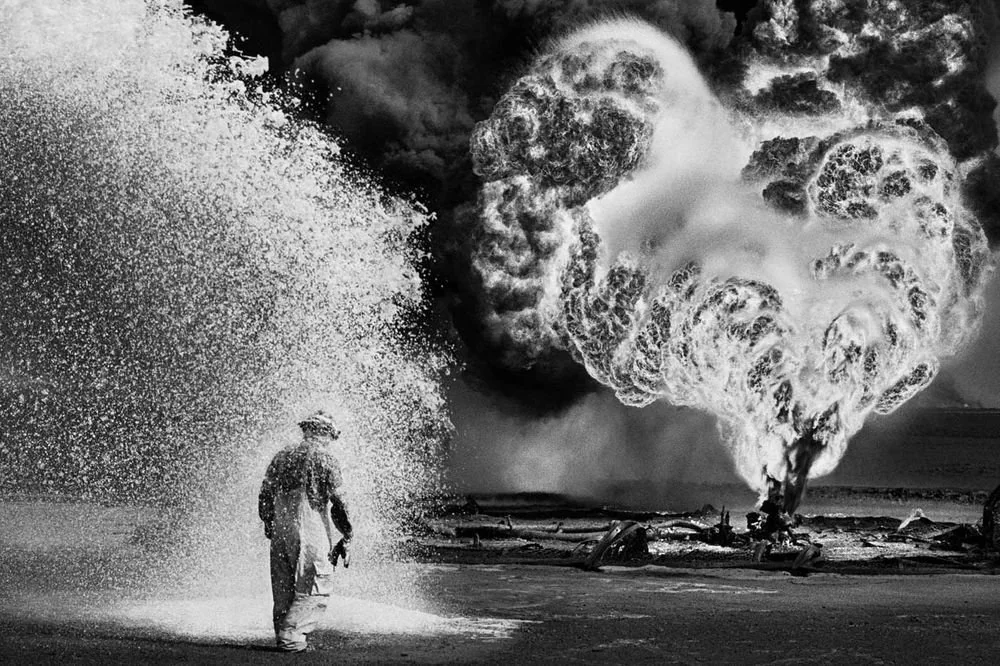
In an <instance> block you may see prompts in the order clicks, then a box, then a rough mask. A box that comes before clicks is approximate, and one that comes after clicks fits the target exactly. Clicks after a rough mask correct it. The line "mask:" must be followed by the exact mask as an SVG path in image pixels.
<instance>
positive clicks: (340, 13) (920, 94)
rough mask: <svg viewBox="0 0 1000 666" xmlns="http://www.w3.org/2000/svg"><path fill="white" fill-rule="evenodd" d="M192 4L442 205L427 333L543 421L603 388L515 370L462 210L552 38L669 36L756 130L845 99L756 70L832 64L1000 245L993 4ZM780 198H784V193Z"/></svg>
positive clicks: (365, 156)
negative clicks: (642, 25) (482, 146)
mask: <svg viewBox="0 0 1000 666" xmlns="http://www.w3.org/2000/svg"><path fill="white" fill-rule="evenodd" d="M188 4H189V5H191V6H192V8H193V9H195V10H196V11H200V12H203V13H205V14H207V15H208V16H209V17H211V18H213V19H215V20H219V21H221V22H222V23H224V24H225V25H227V27H229V28H230V29H231V30H233V31H234V32H235V33H237V35H238V37H237V39H236V40H235V42H234V44H235V46H237V47H239V48H242V49H244V50H249V51H253V52H256V53H262V54H264V55H267V56H268V57H269V59H270V62H271V70H272V71H271V74H270V75H271V76H272V77H275V78H278V79H284V80H285V81H286V85H291V84H292V83H293V82H294V84H295V85H296V86H299V87H300V88H299V89H300V90H301V91H304V94H305V98H306V99H307V100H310V104H307V105H306V108H305V113H307V114H311V115H312V116H313V117H314V118H315V119H318V120H320V121H322V122H325V123H326V124H327V125H328V126H330V127H331V128H332V129H333V131H335V132H336V133H338V134H339V135H340V136H342V137H343V138H344V139H345V143H346V146H347V148H348V149H349V150H350V151H353V153H355V154H356V155H357V156H358V158H359V159H360V160H362V161H363V162H365V163H367V164H369V165H371V166H372V167H373V168H374V170H375V171H376V172H378V173H380V174H382V176H383V177H384V178H385V179H386V180H387V181H388V182H389V183H390V184H392V185H396V186H400V187H402V188H404V189H409V190H411V191H414V192H416V193H417V195H418V196H419V197H420V198H421V200H423V201H425V202H426V203H427V204H428V205H429V206H430V208H431V209H432V211H433V212H434V213H435V214H436V216H437V218H438V220H437V222H436V224H435V225H434V226H433V227H432V228H431V230H430V231H429V233H428V235H427V237H425V238H422V239H416V240H418V241H419V242H421V243H422V244H423V246H424V247H425V248H426V249H428V250H429V257H430V258H429V260H428V262H427V264H426V267H425V268H426V270H427V277H428V278H429V281H430V283H431V284H432V297H431V299H430V300H429V302H428V307H427V310H426V311H425V313H424V314H423V320H422V321H421V322H417V323H416V324H417V325H418V326H419V327H420V328H421V330H424V331H427V330H431V331H435V332H436V333H437V334H439V335H443V336H445V337H448V338H451V340H452V341H453V342H454V343H455V344H456V346H457V347H458V348H459V349H464V350H465V353H464V354H463V356H464V358H465V360H466V362H467V364H468V366H469V368H470V370H471V371H472V374H473V375H474V378H472V379H471V381H472V383H474V384H484V385H487V386H490V387H493V388H499V389H501V390H503V391H505V392H509V393H511V394H519V395H520V394H524V395H528V396H529V397H528V402H530V403H531V404H532V405H536V406H541V408H542V409H543V410H545V409H548V408H550V407H551V406H554V405H558V404H568V403H569V402H571V401H572V400H574V399H575V398H576V397H577V396H579V395H580V394H581V392H586V391H589V390H592V389H593V383H592V382H591V381H590V380H589V379H588V378H587V377H586V375H585V373H583V372H582V370H581V369H580V368H579V367H578V366H577V365H576V364H575V363H574V362H572V360H571V359H570V358H569V356H568V355H567V354H565V353H562V352H560V351H557V350H556V351H553V352H552V353H550V354H548V355H547V356H544V357H539V358H533V359H531V361H530V362H528V363H524V362H522V361H519V360H515V361H513V362H512V361H511V359H517V354H511V353H510V347H509V346H508V345H506V344H505V342H504V340H503V339H497V338H496V337H495V336H492V335H491V332H490V329H489V327H488V326H486V325H485V324H484V323H483V322H484V319H485V318H487V316H488V314H489V312H490V308H489V307H486V306H485V305H484V303H483V299H482V296H481V295H482V293H483V291H484V285H483V284H481V281H480V278H479V277H478V276H477V273H476V271H475V270H473V268H472V266H471V259H470V257H472V256H473V255H474V251H473V245H474V244H475V243H476V242H477V239H476V237H475V236H474V232H473V229H474V227H475V225H473V224H469V223H467V217H463V215H467V213H462V212H461V211H467V207H468V205H469V204H471V203H472V202H474V200H475V192H476V190H477V188H478V187H479V185H480V182H479V179H478V178H477V177H476V175H475V174H474V172H473V165H472V162H471V158H470V153H469V138H470V136H471V134H472V132H473V130H474V128H475V126H476V123H478V122H481V121H483V120H484V119H486V118H488V117H489V115H490V113H491V112H492V109H493V106H494V105H495V104H496V103H497V101H498V100H499V99H500V98H501V96H502V94H503V93H504V92H505V91H506V89H507V88H508V86H509V85H510V84H511V83H512V82H513V81H514V80H515V79H516V78H517V77H518V76H519V75H520V74H521V73H522V72H523V71H524V70H525V68H526V67H527V66H528V63H529V62H530V61H531V59H532V58H533V57H534V55H535V54H537V53H538V52H539V51H540V50H541V49H543V48H544V46H545V44H546V43H547V40H549V39H551V38H553V37H555V36H558V35H561V34H564V33H565V32H567V31H569V30H571V29H573V28H574V27H578V26H579V25H581V24H585V23H587V22H589V21H592V20H595V19H598V18H602V17H607V16H620V15H630V16H636V17H638V18H641V19H643V20H645V21H648V22H650V23H653V24H655V25H657V26H658V27H660V28H661V29H663V30H665V31H666V32H668V33H670V34H671V35H673V36H675V37H676V38H677V39H678V40H679V41H680V42H681V43H683V44H684V45H685V46H686V47H687V48H688V49H689V50H690V51H691V53H692V54H693V56H694V58H695V60H696V62H697V63H698V65H699V67H700V69H701V70H702V71H703V72H704V73H705V74H706V76H707V78H708V80H709V83H710V85H712V86H713V88H715V90H716V92H717V93H718V94H719V95H720V97H722V99H723V100H724V101H725V102H726V103H727V104H729V105H730V106H732V107H735V108H738V109H740V110H741V111H744V112H747V113H748V115H750V116H751V117H752V116H753V114H755V113H756V114H767V113H778V114H781V113H788V114H797V115H822V114H824V113H828V112H831V111H835V110H836V108H835V107H836V106H837V104H838V102H837V100H836V99H835V98H834V97H832V96H831V95H830V94H829V93H828V92H826V91H824V90H823V89H822V87H821V86H819V85H818V83H817V78H816V76H815V75H810V74H796V75H790V76H786V77H781V78H779V79H777V80H775V81H773V82H771V84H770V85H769V86H767V87H766V88H765V89H763V90H761V91H759V92H757V93H755V94H750V93H747V91H746V90H745V89H744V88H743V86H742V84H743V77H744V73H745V65H746V63H747V62H748V61H749V60H751V59H754V58H764V59H768V58H770V59H774V60H775V61H791V60H794V59H796V58H804V57H813V58H815V57H818V56H829V67H828V69H827V71H826V72H824V74H823V75H824V76H825V77H826V79H827V80H828V81H831V82H835V83H838V84H843V85H845V86H847V87H849V88H850V89H851V90H853V91H855V92H856V94H858V95H861V96H864V97H866V98H868V99H870V100H872V103H873V104H875V105H878V106H880V107H882V108H884V109H885V110H886V111H887V112H889V113H894V112H898V111H902V110H905V109H907V108H919V109H920V110H921V111H922V113H923V114H924V116H925V119H926V122H927V123H928V124H929V125H930V126H931V127H932V128H933V129H934V130H935V131H936V132H937V133H938V134H940V135H941V136H942V137H943V138H944V139H945V141H946V142H947V143H948V146H949V148H950V150H951V152H952V154H953V155H954V156H955V157H956V158H957V159H959V160H971V161H970V162H969V164H970V165H971V166H970V172H969V173H968V176H967V178H966V180H965V182H964V183H963V189H964V192H965V194H966V199H967V205H968V206H969V207H970V209H972V210H973V211H974V212H975V213H976V214H977V215H978V217H979V219H980V221H981V223H982V224H983V227H984V229H985V230H986V233H987V235H988V237H989V239H990V241H991V243H992V244H993V245H995V244H996V243H997V242H998V241H1000V197H998V194H997V192H998V188H997V185H996V184H997V182H998V180H997V178H998V176H1000V159H998V158H997V157H996V155H995V154H994V153H993V152H992V151H993V150H994V149H995V148H996V146H997V133H996V127H995V124H994V120H993V117H992V113H993V109H994V107H995V101H994V100H993V98H992V97H991V96H990V95H989V93H988V92H987V90H986V88H985V86H984V84H983V82H984V79H985V76H986V73H987V68H988V65H989V59H990V56H991V54H992V53H993V52H994V51H995V41H996V38H995V35H996V34H998V30H997V27H998V25H1000V22H998V19H997V16H998V12H997V3H996V2H993V1H992V0H965V1H960V2H942V1H940V0H916V1H915V2H907V3H903V4H904V5H905V12H903V13H900V12H899V10H898V8H896V7H895V5H891V3H889V2H888V1H887V0H876V1H875V2H869V1H868V0H841V1H839V2H824V3H819V2H815V1H814V0H761V1H760V2H747V1H739V0H719V1H718V2H712V1H710V0H706V1H699V2H694V1H686V0H613V1H600V0H477V1H469V0H418V1H411V2H402V3H400V2H387V1H383V0H329V1H328V2H316V1H315V0H312V1H309V2H306V0H283V1H281V2H279V1H277V0H189V3H188ZM897 4H898V3H897ZM954 16H957V17H959V19H960V22H959V23H955V21H954V20H953V19H952V18H950V17H954ZM866 21H868V22H872V21H874V22H875V23H876V24H877V25H878V27H879V30H878V31H877V32H876V33H873V34H871V35H868V36H866V37H865V38H864V39H863V40H862V41H861V42H860V44H861V47H862V48H860V49H859V50H857V51H854V52H851V53H850V54H843V53H840V52H838V51H837V49H836V46H837V35H838V33H844V34H855V33H856V31H857V29H858V28H859V26H861V25H863V24H864V23H865V22H866ZM966 27H969V28H970V29H968V30H966ZM949 63H951V64H949ZM977 160H978V161H977ZM771 195H772V196H774V197H777V198H782V197H784V198H785V199H787V196H786V195H787V193H782V192H779V191H777V190H775V191H773V192H771ZM456 210H457V211H459V213H458V214H456ZM508 389H509V391H508Z"/></svg>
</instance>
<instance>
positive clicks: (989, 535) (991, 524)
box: [982, 486, 1000, 551]
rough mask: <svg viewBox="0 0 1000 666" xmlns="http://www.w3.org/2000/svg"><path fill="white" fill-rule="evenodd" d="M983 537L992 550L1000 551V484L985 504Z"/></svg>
mask: <svg viewBox="0 0 1000 666" xmlns="http://www.w3.org/2000/svg"><path fill="white" fill-rule="evenodd" d="M982 535H983V539H984V540H985V542H986V547H987V548H989V549H990V550H994V551H1000V486H997V487H996V489H995V490H994V491H993V492H992V493H990V496H989V497H987V498H986V502H985V503H984V504H983V530H982Z"/></svg>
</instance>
